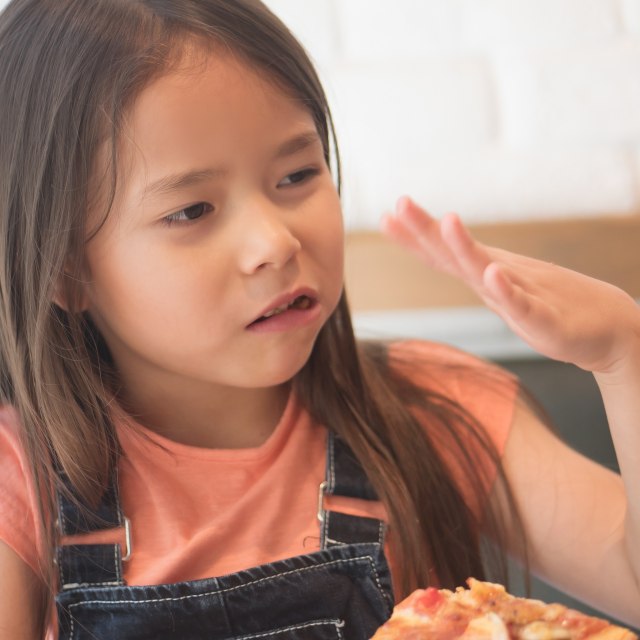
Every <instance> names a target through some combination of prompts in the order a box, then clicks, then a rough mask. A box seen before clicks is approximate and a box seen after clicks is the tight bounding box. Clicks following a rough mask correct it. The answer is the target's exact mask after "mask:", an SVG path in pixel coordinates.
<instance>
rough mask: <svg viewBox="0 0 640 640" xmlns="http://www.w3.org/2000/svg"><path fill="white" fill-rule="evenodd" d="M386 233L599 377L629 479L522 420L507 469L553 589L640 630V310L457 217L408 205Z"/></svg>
mask: <svg viewBox="0 0 640 640" xmlns="http://www.w3.org/2000/svg"><path fill="white" fill-rule="evenodd" d="M384 230H385V231H386V233H387V234H388V235H389V236H391V237H392V238H394V239H395V240H397V241H398V242H399V243H400V244H401V245H403V246H404V247H405V248H407V249H409V250H410V251H412V252H413V253H415V254H416V255H417V256H419V257H420V258H421V259H422V260H423V261H424V262H426V263H427V264H429V265H430V266H432V267H434V268H436V269H439V270H441V271H444V272H446V273H449V274H450V275H453V276H456V277H458V278H460V279H461V280H463V281H464V282H465V283H466V284H468V285H469V286H470V287H472V288H473V290H474V291H475V292H476V293H477V294H478V295H479V296H480V298H481V299H482V300H483V301H484V302H485V304H486V305H487V306H488V307H489V308H491V309H493V310H494V311H495V312H496V313H498V314H499V315H500V316H501V317H502V318H503V319H504V320H505V322H506V323H507V324H508V325H509V326H510V327H511V329H512V330H513V331H514V332H515V333H517V334H518V335H519V336H520V337H522V338H523V339H524V340H526V341H527V342H528V343H529V345H531V346H532V347H533V348H534V349H536V350H537V351H539V352H540V353H542V354H543V355H545V356H547V357H550V358H554V359H557V360H561V361H564V362H572V363H573V364H575V365H577V366H579V367H581V368H583V369H585V370H587V371H591V372H593V374H594V376H595V378H596V381H597V383H598V385H599V388H600V391H601V393H602V397H603V400H604V403H605V407H606V410H607V415H608V418H609V427H610V429H611V435H612V438H613V441H614V445H615V447H616V452H617V455H618V461H619V464H620V468H621V471H622V479H620V478H619V477H617V476H616V475H615V474H612V473H610V472H608V471H607V470H605V469H603V468H602V467H600V466H598V465H596V464H595V463H592V462H590V461H588V460H586V459H585V458H583V457H581V456H579V455H578V454H576V453H575V452H573V451H571V450H570V449H569V448H568V447H566V446H565V445H564V444H562V443H561V442H560V440H558V439H557V438H555V437H554V436H552V435H551V434H550V433H549V432H548V431H547V430H546V429H544V428H543V427H542V425H541V424H540V423H539V421H538V420H537V419H535V418H534V417H533V414H532V413H531V412H529V411H527V410H525V409H520V410H519V411H518V413H517V415H516V419H515V424H514V428H513V433H512V434H511V436H510V440H509V442H508V443H507V449H506V452H505V458H504V463H505V467H506V472H507V477H508V478H509V479H510V481H511V483H512V484H513V488H514V491H515V494H516V498H517V500H518V502H519V504H520V505H521V509H522V512H523V517H524V522H525V526H526V529H527V533H528V534H529V536H530V542H531V545H532V564H533V567H534V569H537V570H538V571H540V572H541V573H542V574H543V575H544V576H545V577H546V578H547V579H549V580H551V581H552V582H554V583H556V584H560V585H564V586H565V587H566V588H568V589H569V590H570V591H572V592H573V593H575V594H576V595H578V596H579V597H583V598H584V599H586V600H589V601H591V602H594V603H595V604H596V605H597V606H599V607H601V608H604V609H605V610H608V611H611V612H612V613H614V614H615V615H618V616H620V617H621V618H622V619H623V620H628V621H629V622H633V623H634V624H638V623H640V310H639V309H638V306H637V305H636V303H635V302H634V300H633V299H632V298H631V297H630V296H628V295H627V294H626V293H624V292H623V291H621V290H620V289H618V288H616V287H614V286H612V285H610V284H607V283H605V282H601V281H598V280H595V279H593V278H589V277H587V276H585V275H582V274H579V273H576V272H574V271H570V270H568V269H564V268H562V267H558V266H556V265H552V264H549V263H545V262H542V261H539V260H534V259H532V258H527V257H525V256H520V255H517V254H513V253H510V252H507V251H503V250H500V249H495V248H492V247H487V246H485V245H482V244H481V243H479V242H476V241H474V240H473V239H472V238H471V237H470V236H469V234H468V232H467V231H466V229H465V228H464V226H463V225H462V223H461V222H460V220H459V219H458V218H457V217H456V216H451V215H450V216H446V217H445V218H443V220H441V221H438V220H435V219H434V218H432V217H431V216H429V214H427V213H426V212H425V211H424V210H422V209H420V208H419V207H418V206H417V205H415V204H414V203H413V202H412V201H411V200H409V199H408V198H404V199H402V200H400V201H399V203H398V208H397V211H396V213H395V215H389V216H387V217H386V218H385V221H384Z"/></svg>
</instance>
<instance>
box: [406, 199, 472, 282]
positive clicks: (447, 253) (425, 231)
mask: <svg viewBox="0 0 640 640" xmlns="http://www.w3.org/2000/svg"><path fill="white" fill-rule="evenodd" d="M396 219H397V221H398V222H399V223H400V224H402V225H404V226H405V228H406V230H407V233H409V234H411V235H413V236H414V237H415V240H416V242H417V243H418V246H419V247H420V249H421V250H422V251H423V253H424V258H425V260H426V261H427V263H428V264H430V265H431V266H433V267H434V268H436V269H439V270H440V271H445V272H446V273H449V274H451V275H454V276H458V277H459V276H460V275H461V274H460V269H459V268H458V265H457V263H456V259H455V256H454V255H453V253H452V252H451V250H450V249H449V247H448V246H447V245H446V243H445V242H444V240H443V238H442V234H441V229H440V223H439V221H438V220H436V219H435V218H433V217H432V216H431V215H429V213H428V212H427V211H425V210H424V209H422V208H421V207H419V206H418V205H417V204H416V203H415V202H413V200H411V198H409V197H407V196H404V197H402V198H400V200H398V204H397V205H396Z"/></svg>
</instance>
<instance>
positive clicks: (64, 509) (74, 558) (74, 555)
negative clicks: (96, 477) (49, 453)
mask: <svg viewBox="0 0 640 640" xmlns="http://www.w3.org/2000/svg"><path fill="white" fill-rule="evenodd" d="M59 477H60V480H61V482H62V483H63V484H64V486H65V487H66V489H67V491H58V495H57V498H58V521H57V524H58V528H59V530H60V534H61V536H62V537H65V536H75V535H79V534H87V533H93V532H96V531H106V530H110V529H120V528H124V531H125V538H126V550H125V555H124V557H123V554H122V547H121V545H120V544H119V543H116V544H65V543H64V541H63V543H62V544H60V545H59V546H58V549H57V552H56V562H57V564H58V571H59V575H60V586H61V589H71V588H73V587H77V586H78V585H96V586H101V585H113V586H115V585H123V584H124V580H123V577H122V561H123V560H126V559H127V558H128V556H129V554H130V547H131V544H130V532H129V521H128V520H127V518H125V517H124V516H123V514H122V510H121V508H120V499H119V496H118V479H117V474H116V473H114V474H113V475H112V478H111V481H110V482H109V486H108V487H107V489H106V491H105V492H104V494H103V495H102V498H101V499H100V503H99V504H98V506H97V507H88V506H87V505H85V504H84V503H83V502H82V500H81V499H80V498H79V497H78V496H77V494H76V492H74V491H73V489H72V487H71V485H70V483H69V481H68V479H67V478H66V476H64V475H63V474H61V473H59Z"/></svg>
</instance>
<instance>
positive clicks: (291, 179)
mask: <svg viewBox="0 0 640 640" xmlns="http://www.w3.org/2000/svg"><path fill="white" fill-rule="evenodd" d="M319 173H320V171H318V169H313V168H311V169H301V170H300V171H295V172H294V173H290V174H289V175H288V176H286V177H285V178H284V179H283V180H281V181H280V182H279V183H278V188H280V187H290V186H292V185H295V184H300V183H301V182H307V181H308V180H310V179H311V178H313V177H314V176H317V175H318V174H319Z"/></svg>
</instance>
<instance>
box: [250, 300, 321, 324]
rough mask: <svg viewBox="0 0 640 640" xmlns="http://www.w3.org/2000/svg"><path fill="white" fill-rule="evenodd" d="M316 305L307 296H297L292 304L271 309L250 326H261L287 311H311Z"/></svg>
mask: <svg viewBox="0 0 640 640" xmlns="http://www.w3.org/2000/svg"><path fill="white" fill-rule="evenodd" d="M315 304H316V301H315V300H314V299H313V298H311V297H310V296H308V295H306V294H302V295H299V296H296V297H295V298H294V299H293V300H291V302H288V303H286V304H282V305H280V306H278V307H275V308H273V309H270V310H269V311H267V312H266V313H265V314H263V315H261V316H260V317H259V318H257V319H256V320H254V321H253V322H252V323H251V324H250V325H249V326H250V327H251V326H254V325H256V324H260V323H261V322H264V321H265V320H268V319H269V318H273V317H274V316H278V315H280V314H282V313H284V312H285V311H290V310H292V309H293V310H296V311H306V310H307V309H311V307H312V306H314V305H315Z"/></svg>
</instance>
